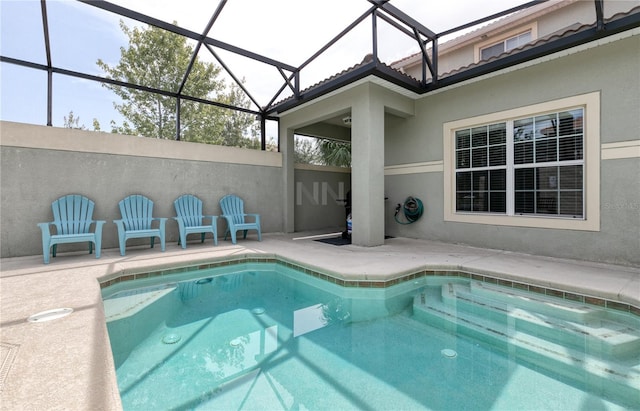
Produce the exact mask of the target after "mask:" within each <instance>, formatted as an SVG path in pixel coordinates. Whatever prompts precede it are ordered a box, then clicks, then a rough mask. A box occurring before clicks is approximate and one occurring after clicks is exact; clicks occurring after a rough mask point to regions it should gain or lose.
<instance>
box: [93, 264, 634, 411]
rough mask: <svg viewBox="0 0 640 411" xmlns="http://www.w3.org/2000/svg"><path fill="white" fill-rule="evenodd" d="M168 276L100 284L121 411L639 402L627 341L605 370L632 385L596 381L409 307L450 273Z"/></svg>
mask: <svg viewBox="0 0 640 411" xmlns="http://www.w3.org/2000/svg"><path fill="white" fill-rule="evenodd" d="M231 271H233V272H231ZM189 276H190V277H191V278H189V279H186V277H189ZM180 280H184V281H180V282H173V283H165V284H160V283H155V284H154V283H153V281H158V280H148V281H146V282H142V283H138V282H137V281H132V282H128V283H130V284H127V287H129V288H130V289H124V288H123V286H122V284H120V285H119V288H113V287H109V288H107V289H105V290H104V303H105V311H106V316H107V321H108V322H107V327H108V330H109V336H110V340H111V345H112V351H113V354H114V360H115V363H116V374H117V378H118V386H119V389H120V393H121V397H122V402H123V406H124V409H125V410H151V409H153V410H163V409H175V410H183V409H184V410H186V409H202V410H209V409H212V410H213V409H216V410H217V409H220V410H267V409H268V410H280V409H283V410H288V409H300V410H304V409H307V410H355V409H357V410H392V409H393V410H479V409H482V410H514V409H536V410H540V409H545V410H553V409H557V410H591V409H598V410H622V409H630V408H634V407H638V404H639V402H638V399H640V390H639V386H638V376H639V375H640V368H639V367H638V363H639V362H640V358H638V357H640V354H638V352H636V351H635V349H634V348H633V347H634V346H631V348H622V349H621V350H622V351H624V352H622V353H621V354H620V355H619V357H620V358H618V359H616V360H615V361H616V363H615V364H614V365H615V367H617V368H614V369H615V370H619V369H620V368H621V367H622V370H623V371H622V373H623V374H625V378H627V379H630V380H631V381H630V382H625V383H624V384H626V385H624V384H623V386H622V388H619V387H617V386H615V385H614V386H612V387H608V386H607V385H606V383H605V384H603V383H602V382H599V381H596V383H593V381H594V378H593V377H587V378H580V377H579V376H578V377H573V376H572V374H571V373H566V372H558V373H556V372H553V370H554V367H556V366H546V365H545V364H544V363H543V362H541V361H540V360H532V358H531V356H530V355H529V356H527V355H523V356H520V355H518V348H517V347H516V348H514V347H510V345H509V344H506V343H505V344H504V345H503V344H502V343H500V342H497V341H493V340H491V339H488V338H482V337H477V338H474V334H473V333H460V332H458V333H457V334H458V335H456V332H452V330H451V327H449V326H446V325H445V324H444V323H438V321H431V324H430V321H429V319H428V318H427V317H428V316H424V315H422V316H420V315H416V314H417V313H418V311H420V310H421V309H422V308H419V307H422V306H421V305H420V304H421V303H422V304H423V305H424V303H425V301H431V300H434V301H435V300H438V303H442V300H445V298H444V297H442V292H441V291H440V290H442V289H444V288H443V284H449V282H448V281H454V282H460V279H455V280H451V279H447V278H442V277H441V278H430V279H427V278H422V279H420V280H417V281H412V282H406V283H402V284H399V285H396V286H393V287H389V288H386V289H360V288H342V287H339V286H337V285H335V284H331V283H329V282H327V281H322V280H319V279H316V278H313V277H310V276H308V275H305V274H303V273H299V272H296V271H294V270H292V269H289V268H286V267H283V266H280V265H277V264H257V263H251V264H240V265H236V266H231V267H225V268H222V269H218V268H217V269H211V270H208V271H200V272H194V273H189V274H185V275H183V276H182V277H181V278H180ZM134 287H138V288H134ZM416 304H417V305H416ZM632 321H633V319H629V322H632ZM634 332H635V331H634ZM465 334H466V335H465ZM572 349H574V348H572ZM625 350H626V351H625ZM584 355H585V356H588V355H589V353H588V352H587V351H585V353H584ZM595 380H597V378H595ZM629 387H630V388H629ZM636 393H638V396H635V394H636Z"/></svg>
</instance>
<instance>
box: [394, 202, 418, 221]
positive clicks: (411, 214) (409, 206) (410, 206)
mask: <svg viewBox="0 0 640 411" xmlns="http://www.w3.org/2000/svg"><path fill="white" fill-rule="evenodd" d="M400 211H402V214H404V219H405V220H406V221H400V220H399V219H398V214H400ZM423 211H424V207H423V205H422V201H420V199H419V198H415V197H407V199H406V200H405V201H404V204H398V205H397V206H396V213H395V214H394V216H393V217H394V218H395V220H396V222H397V223H398V224H411V223H415V222H416V221H418V220H419V219H420V217H422V213H423Z"/></svg>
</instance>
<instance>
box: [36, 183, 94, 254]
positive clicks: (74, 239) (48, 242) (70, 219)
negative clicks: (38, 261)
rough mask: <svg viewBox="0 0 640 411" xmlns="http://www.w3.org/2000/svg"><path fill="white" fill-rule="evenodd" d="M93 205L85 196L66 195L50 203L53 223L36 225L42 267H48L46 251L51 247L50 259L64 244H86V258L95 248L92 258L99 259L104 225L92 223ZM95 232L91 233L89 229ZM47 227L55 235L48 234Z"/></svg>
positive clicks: (47, 252) (49, 232)
mask: <svg viewBox="0 0 640 411" xmlns="http://www.w3.org/2000/svg"><path fill="white" fill-rule="evenodd" d="M94 206H95V203H94V202H93V201H91V200H89V199H88V198H87V197H85V196H81V195H78V194H68V195H66V196H63V197H60V198H59V199H57V200H56V201H54V202H53V203H51V209H52V210H53V221H52V222H50V223H38V227H40V229H41V230H42V254H43V256H44V263H45V264H49V251H50V249H51V248H52V247H53V256H54V257H55V256H56V251H57V248H58V244H65V243H84V242H85V241H86V242H88V243H89V254H91V253H93V246H94V245H95V247H96V258H100V250H101V249H102V226H103V225H104V223H105V221H102V220H93V208H94ZM92 224H95V229H94V231H93V232H91V231H90V230H91V225H92ZM50 226H55V228H56V230H55V231H56V232H55V234H51V229H50Z"/></svg>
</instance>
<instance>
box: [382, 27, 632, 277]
mask: <svg viewBox="0 0 640 411" xmlns="http://www.w3.org/2000/svg"><path fill="white" fill-rule="evenodd" d="M638 34H639V33H638V31H637V30H636V31H635V35H632V36H629V35H627V36H626V37H622V38H620V39H617V40H616V41H609V40H605V41H603V42H602V43H601V44H600V45H599V46H598V47H590V48H583V49H582V51H579V52H576V51H573V52H565V53H564V54H560V55H557V56H555V58H554V56H551V57H549V58H546V59H542V60H541V61H538V62H535V63H531V64H526V65H524V66H523V67H521V68H519V69H515V70H513V69H512V70H504V71H503V72H501V73H494V75H492V76H487V77H484V78H482V79H478V80H475V81H469V82H467V83H464V84H462V85H459V86H457V87H455V88H450V89H448V90H446V91H442V92H438V93H433V94H429V95H426V96H425V97H422V98H420V99H419V100H417V101H416V115H415V117H411V118H408V119H402V120H397V121H393V122H387V124H386V130H385V134H386V136H385V165H386V167H385V168H386V172H385V175H386V177H385V190H386V192H387V195H388V196H389V204H388V206H387V208H386V214H385V217H386V233H387V234H388V235H392V236H406V237H416V238H424V239H432V240H438V241H445V242H451V243H463V244H468V245H472V246H481V247H488V248H495V249H501V250H510V251H522V252H527V253H535V254H539V255H547V256H556V257H566V258H577V259H584V260H592V261H601V262H610V263H617V264H626V265H640V253H638V250H640V235H638V231H637V230H638V227H639V225H640V179H638V176H639V175H640V149H639V146H640V138H639V137H640V136H639V132H638V130H640V116H638V113H640V94H639V93H637V92H633V91H632V90H636V91H637V90H640V77H639V76H638V68H639V67H640V55H639V54H638V53H637V51H638V50H639V49H640V35H638ZM605 62H606V63H605ZM594 92H596V93H598V94H599V99H600V102H599V103H600V110H599V113H598V114H599V122H600V129H599V130H597V131H598V134H597V135H596V137H597V138H599V142H598V145H597V147H599V148H600V151H601V152H599V153H596V154H597V157H596V158H598V157H599V158H601V161H600V163H599V167H600V170H599V177H600V185H599V188H598V190H599V193H598V195H599V210H596V211H598V212H599V214H600V224H599V230H597V231H580V230H559V229H553V228H531V227H529V228H524V227H518V226H508V227H505V226H496V225H490V224H473V223H460V222H452V221H445V218H444V211H445V210H444V207H445V204H446V203H445V202H444V201H443V199H444V184H447V182H446V181H444V179H443V171H444V163H443V162H442V161H443V159H444V155H445V154H444V153H443V151H444V147H443V124H445V123H447V122H452V121H457V120H461V119H465V118H472V117H476V116H483V115H490V114H491V113H496V112H501V111H505V110H510V109H513V108H518V107H525V106H529V105H535V104H540V103H545V102H550V101H554V100H558V99H564V98H567V97H571V96H578V95H582V94H586V93H594ZM591 114H593V113H591ZM619 147H626V148H625V149H621V151H620V152H619V153H617V154H613V153H614V150H617V148H619ZM585 167H586V168H587V171H589V168H590V167H593V164H588V163H585ZM409 195H412V196H416V197H418V198H421V199H422V200H423V202H424V205H425V215H424V217H423V218H422V219H421V220H419V221H418V222H416V223H414V224H412V225H407V226H404V225H400V224H398V223H396V222H395V221H394V218H393V212H394V207H395V204H397V203H402V202H403V201H404V199H405V198H406V197H407V196H409ZM592 211H593V210H592ZM587 218H589V215H588V216H587Z"/></svg>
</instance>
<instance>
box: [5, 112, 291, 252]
mask: <svg viewBox="0 0 640 411" xmlns="http://www.w3.org/2000/svg"><path fill="white" fill-rule="evenodd" d="M0 133H1V147H0V149H1V155H2V157H1V163H0V164H1V168H0V172H1V174H0V178H1V179H2V180H1V182H2V186H1V187H2V189H1V193H2V202H1V204H0V206H1V213H0V225H1V227H2V230H0V241H1V250H2V252H1V256H2V257H15V256H22V255H37V254H41V253H42V242H41V234H40V229H39V228H38V227H37V223H39V222H48V221H52V218H53V216H52V213H51V202H52V201H54V200H55V199H57V198H59V197H61V196H63V195H65V194H82V195H85V196H87V197H89V198H91V199H92V200H93V201H94V202H95V204H96V206H95V211H94V219H99V220H106V221H107V223H106V224H105V226H104V231H103V248H115V247H117V246H118V238H117V229H116V225H115V224H114V223H113V220H114V219H118V218H120V212H119V210H118V202H119V201H120V200H121V199H123V198H124V197H126V196H128V195H130V194H143V195H145V196H147V197H149V198H151V199H152V200H153V201H154V214H155V216H156V217H169V220H168V221H167V225H166V230H167V242H173V241H175V242H177V240H178V226H177V223H176V222H175V220H173V219H171V217H173V216H175V215H176V214H175V210H174V207H173V201H174V200H175V199H176V198H177V197H179V196H180V195H182V194H187V193H189V194H194V195H196V196H198V197H200V199H201V200H202V201H203V203H204V205H203V208H204V213H205V214H207V215H208V214H213V215H220V214H221V211H220V206H219V204H218V201H219V199H220V198H222V196H224V195H225V194H229V193H235V194H237V195H239V196H241V197H242V198H243V199H244V202H245V211H246V212H257V213H260V214H261V219H262V231H263V232H265V233H268V232H279V231H282V219H283V217H282V211H281V210H282V207H281V206H280V202H281V199H282V191H283V189H282V184H283V183H282V156H281V154H280V153H273V152H264V151H257V150H249V149H240V148H233V147H221V146H211V145H205V144H196V143H187V142H177V141H168V140H157V139H151V138H142V137H132V136H123V135H117V134H110V133H99V132H92V131H83V130H73V129H64V128H55V127H44V126H36V125H28V124H21V123H12V122H1V123H0ZM225 227H226V226H225V223H224V222H222V221H219V223H218V235H219V236H220V237H222V235H223V234H224V229H225ZM254 239H255V237H254ZM207 241H212V240H211V239H210V238H208V239H207ZM144 242H147V240H144V241H143V240H135V239H132V240H129V241H127V245H128V246H129V245H135V244H141V243H144ZM78 247H80V248H79V249H85V245H77V244H64V245H60V246H59V252H64V251H70V250H75V249H78ZM156 247H158V245H156Z"/></svg>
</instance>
